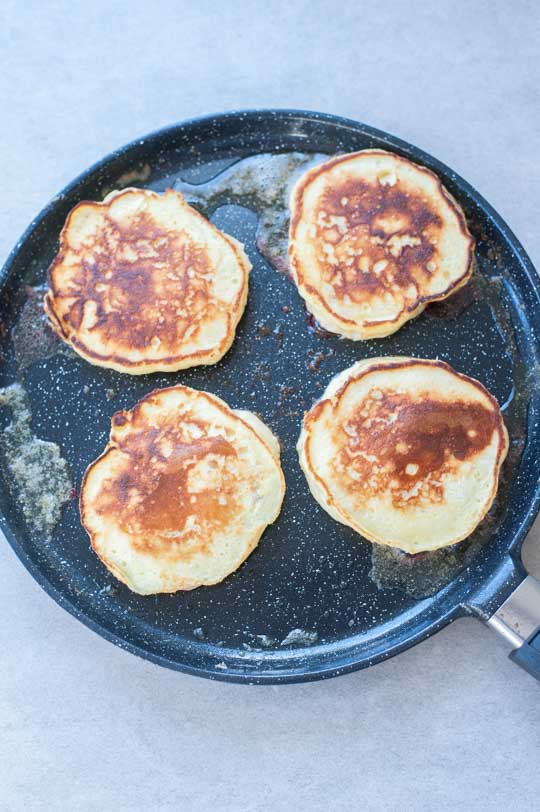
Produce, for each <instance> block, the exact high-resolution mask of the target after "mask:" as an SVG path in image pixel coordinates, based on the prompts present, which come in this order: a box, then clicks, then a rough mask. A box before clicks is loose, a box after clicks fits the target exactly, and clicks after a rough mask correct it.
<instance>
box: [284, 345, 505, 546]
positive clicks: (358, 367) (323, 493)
mask: <svg viewBox="0 0 540 812" xmlns="http://www.w3.org/2000/svg"><path fill="white" fill-rule="evenodd" d="M418 361H421V362H422V363H423V364H433V365H435V366H437V367H440V368H443V369H446V370H447V371H449V372H451V373H452V374H453V375H456V376H457V377H459V378H461V379H464V380H466V381H467V382H470V383H472V384H474V385H475V386H476V387H478V388H479V389H480V390H481V391H482V393H483V394H485V395H486V396H487V398H488V399H489V400H490V401H491V402H494V404H495V405H496V407H497V410H499V406H498V404H497V403H496V401H495V398H494V397H493V395H491V393H490V392H488V390H487V389H486V388H485V387H484V386H483V385H482V384H481V383H480V382H479V381H476V380H475V379H474V378H470V377H469V376H468V375H464V374H462V373H460V372H456V370H454V369H453V368H452V367H450V366H449V364H446V363H445V362H444V361H438V360H429V359H418V358H409V357H406V356H386V357H379V358H369V359H366V360H363V361H358V362H357V363H356V364H353V366H351V367H349V368H348V369H345V370H343V371H342V372H340V373H338V374H337V375H335V376H334V378H332V380H331V381H330V383H329V384H328V386H327V388H326V390H325V392H324V393H323V395H322V396H321V397H320V398H319V399H318V400H317V401H316V402H315V403H314V404H313V406H312V407H311V409H310V410H309V412H306V413H305V414H304V420H303V423H302V429H301V432H300V436H299V438H298V442H297V446H296V448H297V452H298V459H299V462H300V467H301V468H302V471H303V472H304V475H305V477H306V480H307V483H308V486H309V490H310V491H311V494H312V496H313V497H314V498H315V500H316V501H317V502H318V503H319V504H320V505H321V507H322V508H324V510H326V512H327V513H328V514H329V515H330V516H331V517H332V518H333V519H335V520H336V521H337V522H339V523H340V524H344V525H346V526H347V527H351V528H352V529H353V530H356V532H357V533H359V534H360V535H361V536H363V537H364V538H366V539H367V540H368V541H371V542H374V543H376V544H381V545H384V546H387V547H397V548H398V549H402V550H404V552H408V553H410V554H414V553H418V552H423V551H425V550H437V549H440V548H441V547H446V546H450V545H452V544H456V543H458V542H460V541H463V540H464V539H466V538H468V537H469V536H470V535H471V533H472V532H473V531H474V530H475V529H476V527H478V525H479V524H480V523H481V522H482V520H483V519H484V518H485V515H486V513H487V512H488V510H489V509H490V507H491V505H492V504H493V500H494V499H495V496H496V494H497V489H498V485H499V474H500V469H501V466H502V464H503V462H504V460H505V458H506V455H507V453H508V448H509V444H510V440H509V436H508V430H507V428H506V426H505V424H504V421H503V419H502V415H501V416H500V417H501V419H500V428H501V432H500V442H499V455H498V459H497V467H496V469H495V470H494V472H493V486H492V490H491V493H490V494H489V496H488V498H487V499H486V502H485V504H484V506H483V509H482V512H481V515H480V517H479V518H478V520H477V521H475V522H474V524H473V526H472V527H471V528H470V529H468V530H467V532H465V533H463V534H462V535H461V536H460V537H459V538H455V539H451V540H450V541H447V542H445V543H444V544H440V543H437V541H436V539H434V543H433V544H432V545H430V546H424V547H415V546H414V545H411V546H409V547H408V548H406V547H403V546H401V547H400V546H399V545H398V544H396V543H392V542H390V541H388V540H387V539H383V538H380V537H376V536H375V535H374V534H373V533H370V534H369V535H368V534H367V532H366V529H365V528H363V527H362V525H361V524H360V523H358V522H355V521H354V519H353V518H352V517H351V516H349V515H348V514H347V513H346V512H345V511H343V509H342V508H340V505H339V504H338V503H337V502H336V500H335V499H334V498H333V496H332V494H331V492H330V489H329V488H328V487H327V486H326V484H325V482H324V480H323V479H322V478H321V477H320V476H318V474H317V473H316V472H315V470H313V466H312V465H311V464H310V458H309V439H310V433H309V431H308V430H307V428H306V421H308V420H309V415H310V414H311V412H312V411H313V409H314V408H315V407H316V406H317V405H318V404H319V403H322V402H323V401H325V400H333V399H334V400H336V401H337V400H338V399H339V396H340V394H341V392H342V391H343V390H344V389H345V388H346V386H347V385H348V384H349V382H350V381H352V380H353V379H355V378H359V377H361V376H363V375H364V374H366V373H367V372H369V370H370V369H373V368H384V367H388V368H390V369H391V368H392V367H394V368H396V369H399V367H400V366H402V365H403V363H404V362H405V363H407V362H411V363H416V362H418ZM499 415H500V410H499Z"/></svg>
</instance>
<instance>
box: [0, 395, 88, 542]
mask: <svg viewBox="0 0 540 812" xmlns="http://www.w3.org/2000/svg"><path fill="white" fill-rule="evenodd" d="M0 406H6V407H7V408H8V409H10V410H11V413H12V417H13V419H12V422H11V423H10V424H9V425H8V426H7V427H6V428H5V429H4V431H3V432H2V435H1V437H0V442H1V446H2V451H3V457H4V464H5V467H6V469H7V472H8V473H9V474H10V475H11V481H10V487H11V489H12V491H13V493H14V495H15V497H16V498H17V501H18V502H19V504H20V506H21V508H22V512H23V514H24V517H25V519H26V521H27V522H28V523H29V524H30V525H31V527H32V528H33V529H34V530H37V531H38V532H40V533H43V534H44V535H45V536H46V537H50V535H51V533H52V531H53V529H54V527H55V525H56V524H57V523H58V521H59V519H60V515H61V511H62V507H63V505H64V504H65V503H66V502H67V501H68V500H69V499H70V498H71V494H72V490H73V485H72V481H71V477H70V474H69V468H68V464H67V462H66V460H65V459H64V458H63V457H62V455H61V453H60V448H59V447H58V445H56V443H51V442H48V441H47V440H40V439H39V438H38V437H36V436H35V435H34V434H33V433H32V430H31V422H32V413H31V411H30V407H29V404H28V396H27V394H26V391H25V390H24V389H23V387H22V386H21V385H20V384H18V383H14V384H11V386H7V387H6V388H4V389H0Z"/></svg>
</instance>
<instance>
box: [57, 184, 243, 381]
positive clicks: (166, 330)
mask: <svg viewBox="0 0 540 812" xmlns="http://www.w3.org/2000/svg"><path fill="white" fill-rule="evenodd" d="M250 269H251V264H250V262H249V259H248V258H247V256H246V254H245V253H244V250H243V246H242V245H241V244H240V243H238V242H237V241H236V240H235V239H234V238H233V237H230V236H228V235H227V234H224V233H223V232H221V231H219V230H218V229H217V228H216V227H215V226H213V225H212V224H211V223H209V222H208V221H207V220H206V219H205V218H204V217H203V216H202V215H201V214H199V213H198V212H197V211H196V210H195V209H193V208H191V207H190V206H188V204H187V203H186V201H185V200H184V198H183V197H182V195H181V194H180V193H179V192H175V191H172V190H170V189H169V190H167V191H166V192H164V193H163V194H157V193H156V192H152V191H149V190H148V189H125V190H123V191H121V192H112V193H111V194H110V195H108V196H107V197H106V198H105V200H104V201H103V202H102V203H96V202H88V201H86V202H83V203H79V204H78V205H77V206H75V208H74V209H72V211H71V212H70V213H69V215H68V218H67V220H66V223H65V225H64V228H63V229H62V233H61V235H60V250H59V253H58V255H57V257H56V259H55V260H54V262H53V263H52V265H51V267H50V270H49V290H48V292H47V294H46V296H45V309H46V312H47V314H48V316H49V319H50V322H51V324H52V326H53V328H54V330H55V331H56V333H57V334H58V335H59V336H60V338H62V339H63V340H64V341H65V342H66V343H67V344H69V345H70V346H71V347H73V349H74V350H75V351H76V352H78V353H79V355H82V356H83V358H86V360H87V361H90V363H92V364H96V365H98V366H104V367H110V368H112V369H116V370H118V371H120V372H129V373H131V374H132V375H139V374H142V373H147V372H157V371H174V370H178V369H185V368H187V367H191V366H195V365H198V364H213V363H215V362H216V361H218V360H219V359H220V358H221V357H222V356H223V355H224V354H225V353H226V352H227V350H228V349H229V347H230V346H231V344H232V342H233V339H234V335H235V330H236V326H237V324H238V321H239V320H240V317H241V315H242V313H243V311H244V307H245V304H246V299H247V291H248V276H249V271H250Z"/></svg>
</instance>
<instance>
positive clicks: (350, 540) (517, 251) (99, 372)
mask: <svg viewBox="0 0 540 812" xmlns="http://www.w3.org/2000/svg"><path fill="white" fill-rule="evenodd" d="M368 147H379V148H383V149H387V150H392V151H394V152H396V153H398V154H400V155H404V156H406V157H407V158H410V159H412V160H413V161H416V162H418V163H420V164H423V165H425V166H428V167H430V168H431V169H432V170H434V171H435V172H436V173H437V174H438V175H439V176H440V177H441V178H442V180H443V183H444V184H445V186H446V187H447V188H448V189H449V191H450V192H451V194H452V195H454V197H455V198H456V199H457V200H458V201H459V203H460V204H461V205H462V207H463V209H464V210H465V213H466V216H467V220H468V223H469V226H470V229H471V231H472V233H473V234H474V236H475V238H476V241H477V248H476V263H477V268H476V272H475V279H474V281H473V282H472V283H471V285H470V286H467V287H468V290H467V288H465V289H464V292H463V293H462V294H456V297H459V298H457V299H456V301H454V302H452V301H451V300H449V302H448V304H446V305H445V304H439V305H432V306H430V307H428V308H427V310H426V311H425V312H424V313H423V314H422V315H421V316H420V317H418V318H417V319H415V320H414V321H412V322H410V323H409V324H407V325H406V326H405V327H403V328H402V329H401V330H400V331H399V332H398V333H397V334H396V335H394V336H391V337H389V338H385V339H382V340H378V341H368V342H350V341H342V340H339V339H338V338H337V337H331V336H325V335H321V334H320V332H318V331H317V330H314V329H312V326H311V327H310V323H309V320H308V318H307V317H306V313H305V311H304V309H303V305H302V303H301V300H300V299H299V297H298V295H297V293H296V290H295V288H294V286H293V285H292V284H291V282H290V280H289V279H288V278H287V276H286V275H285V274H282V273H279V272H278V271H277V270H276V269H274V268H273V267H271V266H270V265H269V264H268V262H267V261H266V260H265V259H264V258H263V257H262V255H261V254H260V253H259V252H258V251H257V249H256V230H257V213H256V212H255V211H253V206H252V205H251V204H250V203H249V201H242V199H239V198H238V196H236V197H234V198H233V197H231V198H230V199H227V198H226V196H225V198H223V199H222V200H220V205H219V207H218V208H216V209H215V210H214V211H213V212H209V214H210V215H211V218H212V220H213V221H214V222H215V223H216V224H217V225H218V226H219V227H221V228H223V229H224V230H225V231H227V232H228V233H231V234H233V235H234V236H235V237H237V238H238V239H240V240H241V241H242V242H244V243H245V244H246V247H247V251H248V254H249V255H250V257H251V258H252V261H253V264H254V270H253V273H252V277H251V282H250V292H249V303H248V307H247V310H246V313H245V315H244V317H243V319H242V321H241V323H240V326H239V329H238V333H237V339H236V341H235V343H234V345H233V347H232V349H231V350H230V352H229V353H228V354H227V355H226V356H225V358H224V359H223V360H222V361H220V362H219V363H218V364H216V365H215V366H212V367H202V368H198V369H197V368H196V369H191V370H187V371H184V372H178V373H174V374H154V375H147V376H142V377H130V376H128V375H121V374H119V373H116V372H114V371H112V370H106V369H99V368H97V367H93V366H91V365H90V364H88V363H86V362H85V361H83V360H82V359H80V358H79V357H77V356H75V354H73V353H71V352H69V351H67V352H65V351H51V353H50V354H49V355H47V354H46V353H42V356H45V357H40V354H39V352H37V354H36V357H34V359H33V360H32V359H30V361H31V362H30V361H28V359H27V363H25V364H22V363H17V358H16V357H15V352H14V343H13V327H14V325H17V323H18V321H19V319H20V315H21V311H22V309H23V307H24V306H25V302H26V300H27V295H28V286H36V285H40V284H43V283H44V281H45V279H46V272H47V268H48V265H49V264H50V262H51V260H52V258H53V256H54V254H55V252H56V250H57V245H58V235H59V232H60V229H61V227H62V224H63V222H64V220H65V217H66V215H67V214H68V212H69V210H70V209H71V208H72V207H73V206H74V205H75V204H76V203H78V202H79V201H81V200H84V199H95V200H99V199H101V198H102V196H103V194H104V193H106V192H107V191H108V190H110V189H112V188H116V187H118V186H119V185H122V184H126V183H131V184H132V185H139V186H145V187H149V188H153V189H156V190H162V189H165V188H167V187H168V186H174V184H175V183H178V182H179V180H183V181H186V182H189V183H194V184H196V183H203V182H205V181H208V180H209V179H210V178H212V177H213V176H215V175H217V174H218V173H219V172H221V171H223V169H224V168H225V167H227V166H229V165H232V164H233V163H234V162H235V161H238V160H240V159H242V158H244V157H246V156H249V155H253V154H256V153H261V152H271V153H279V152H291V151H301V152H310V153H311V152H317V153H325V154H329V155H333V154H335V153H337V152H348V151H354V150H359V149H365V148H368ZM126 173H127V174H126ZM0 289H1V302H0V322H1V325H2V327H3V329H2V331H1V338H0V350H1V353H2V356H3V363H2V365H1V367H0V386H6V385H8V384H10V383H12V382H13V381H16V380H18V381H20V383H21V384H22V385H23V386H24V388H25V390H26V392H27V396H28V400H29V404H30V408H31V412H32V430H33V432H34V434H35V435H36V436H37V437H39V438H42V439H44V440H49V441H52V442H54V443H57V444H58V445H59V446H60V449H61V452H62V454H63V456H64V457H65V458H66V459H67V461H68V464H69V467H70V471H71V476H72V478H73V481H74V483H75V490H74V496H75V493H76V489H77V488H78V486H79V485H80V481H81V478H82V475H83V472H84V470H85V468H86V466H87V465H88V464H89V463H90V462H91V461H92V460H93V459H95V457H96V456H97V455H98V454H99V453H100V452H101V450H102V448H103V447H104V445H105V443H106V440H107V437H108V433H109V427H110V417H111V415H112V414H113V413H114V412H115V411H117V410H119V409H122V408H129V407H131V406H132V405H133V404H134V403H135V402H136V401H137V400H138V399H139V398H140V397H142V396H143V395H144V394H146V393H147V392H149V391H150V390H152V389H154V388H157V387H162V386H168V385H171V384H172V383H178V382H181V383H185V384H188V385H190V386H194V387H196V388H200V389H205V390H208V391H210V392H213V393H215V394H217V395H219V396H220V397H222V398H224V399H225V400H226V401H227V402H228V403H229V404H230V405H231V406H232V407H244V408H250V409H253V410H254V411H256V412H258V413H259V414H260V415H261V416H262V417H263V418H264V419H265V420H266V421H267V422H268V424H269V425H270V426H271V428H272V429H273V430H274V431H275V432H276V433H277V435H278V436H279V438H280V440H281V444H282V449H283V453H282V464H283V469H284V473H285V477H286V480H287V488H288V490H287V496H286V499H285V503H284V507H283V511H282V514H281V516H280V518H279V519H278V521H277V522H276V523H275V524H274V525H273V526H272V527H270V528H268V530H267V531H266V532H265V534H264V536H263V538H262V540H261V542H260V544H259V546H258V547H257V549H256V550H255V551H254V552H253V554H252V555H251V556H250V558H249V559H248V560H247V561H246V563H245V564H244V565H243V566H242V567H241V568H240V569H239V570H238V571H237V572H236V573H234V574H233V575H231V576H230V577H229V578H227V579H226V580H225V581H224V582H223V583H222V584H219V585H217V586H214V587H207V588H200V589H197V590H195V591H193V592H185V593H177V594H174V595H160V596H150V597H141V596H138V595H135V594H133V593H131V592H130V591H129V590H128V589H127V588H126V587H124V586H122V585H121V584H118V583H117V582H116V581H115V580H114V578H113V577H112V576H111V575H110V574H109V573H108V572H107V570H106V569H105V568H104V567H103V565H102V564H101V563H100V561H99V560H98V559H97V558H96V556H95V555H94V554H93V553H92V551H91V549H90V546H89V542H88V539H87V536H86V534H85V532H84V531H83V529H82V527H81V525H80V523H79V517H78V507H77V499H76V498H73V499H71V500H70V501H69V502H68V504H67V505H66V507H65V509H64V511H63V513H62V518H61V520H60V522H59V523H58V525H57V526H56V527H55V529H54V532H53V533H52V535H51V537H50V538H46V537H45V536H44V535H43V533H41V532H38V531H36V530H35V528H34V527H33V525H32V522H31V521H29V520H28V516H27V517H26V518H25V516H24V514H23V510H22V507H21V494H20V493H19V492H18V490H17V487H16V485H15V484H14V483H13V480H12V477H10V476H9V473H8V471H7V469H6V459H5V451H2V452H1V454H0V463H1V464H2V470H3V487H2V490H1V493H0V514H1V515H0V526H1V529H2V531H3V533H4V535H5V537H6V539H7V540H8V542H9V543H10V544H11V546H12V547H13V549H14V550H15V552H16V554H17V555H18V557H19V558H20V560H21V561H22V563H23V564H24V566H26V568H27V569H28V570H29V571H30V573H31V574H32V575H33V577H34V578H35V579H36V580H37V581H38V582H39V583H40V584H41V586H42V587H43V588H44V589H45V590H46V591H47V592H48V593H49V595H51V596H52V597H53V598H54V599H55V600H56V601H57V602H58V603H59V604H60V605H61V606H63V607H64V608H65V609H67V610H68V611H69V612H71V613H72V614H73V615H74V616H75V617H76V618H78V619H79V620H81V621H82V622H83V623H85V624H86V625H87V626H89V627H90V628H91V629H93V630H94V631H96V632H98V633H99V634H101V635H102V636H103V637H105V638H106V639H108V640H110V641H112V642H113V643H116V644H117V645H119V646H121V647H122V648H125V649H127V650H129V651H131V652H133V653H135V654H138V655H140V656H143V657H146V658H148V659H150V660H152V661H154V662H156V663H159V664H160V665H163V666H168V667H170V668H174V669H178V670H180V671H186V672H188V673H191V674H196V675H200V676H205V677H210V678H212V679H223V680H230V681H234V682H247V683H279V682H294V681H303V680H312V679H320V678H324V677H330V676H334V675H337V674H342V673H345V672H348V671H352V670H354V669H358V668H363V667H365V666H368V665H372V664H374V663H377V662H379V661H380V660H383V659H385V658H387V657H390V656H392V655H394V654H397V653H399V652H400V651H403V650H404V649H406V648H408V647H410V646H412V645H414V644H415V643H418V642H419V641H421V640H424V639H425V638H427V637H428V636H429V635H431V634H433V633H434V632H436V631H437V630H438V629H441V628H442V627H443V626H445V625H446V624H447V623H450V622H451V621H453V620H455V619H456V618H459V617H463V616H465V615H476V616H477V617H479V618H481V619H482V620H484V621H487V622H490V623H491V625H493V626H494V627H495V628H497V629H498V630H499V631H501V632H502V633H503V634H504V635H505V636H506V637H507V638H508V640H509V641H510V643H511V646H512V648H513V650H514V651H513V655H512V656H513V657H514V659H516V660H517V661H518V662H520V663H521V664H522V665H524V666H525V667H526V668H528V670H529V671H530V672H531V673H534V674H535V675H536V676H537V677H539V675H540V663H539V658H540V654H539V651H538V649H539V646H540V636H539V635H538V624H539V622H540V589H539V585H538V582H536V581H535V580H534V579H533V578H532V577H531V576H527V575H526V573H525V571H524V569H523V566H522V564H521V561H520V549H521V544H522V542H523V539H524V537H525V535H526V533H527V530H528V529H529V528H530V526H531V524H532V522H533V520H534V517H535V515H536V513H537V511H538V508H539V504H540V488H539V483H538V460H539V458H540V457H539V455H540V427H539V423H538V421H539V415H540V387H538V386H537V385H534V383H535V380H537V377H538V375H537V373H538V369H539V368H540V367H538V359H539V356H540V285H539V281H538V279H537V276H536V274H535V271H534V269H533V267H532V265H531V262H530V260H529V259H528V257H527V255H526V253H525V251H524V250H523V248H522V246H521V245H520V244H519V242H518V241H517V239H516V238H515V236H514V235H513V234H512V232H511V231H510V229H509V228H508V226H507V225H506V224H505V223H504V222H503V221H502V219H501V218H500V217H499V216H498V215H497V214H496V212H495V211H494V210H493V209H492V208H491V206H489V204H488V203H486V201H485V200H484V199H483V198H482V197H481V196H480V195H479V194H478V193H477V192H476V191H474V189H472V188H471V186H469V184H468V183H466V182H465V181H464V180H462V179H461V178H460V177H458V176H457V175H456V174H455V173H454V172H453V171H451V170H450V169H449V168H448V167H446V166H444V165H443V164H441V163H440V162H439V161H437V160H435V159H434V158H432V157H431V156H429V155H427V154H426V153H424V152H422V151H421V150H419V149H417V148H416V147H413V146H411V145H409V144H407V143H405V142H403V141H401V140H399V139H397V138H394V137H393V136H390V135H387V134H386V133H383V132H381V131H379V130H375V129H373V128H371V127H368V126H365V125H363V124H359V123H357V122H354V121H349V120H345V119H343V118H338V117H336V116H331V115H322V114H319V113H312V112H302V111H295V110H263V111H244V112H234V113H228V114H225V115H216V116H209V117H204V118H199V119H194V120H191V121H187V122H185V123H182V124H178V125H174V126H172V127H169V128H167V129H164V130H160V131H159V132H156V133H154V134H152V135H150V136H148V137H146V138H142V139H140V140H138V141H135V142H133V143H131V144H129V145H128V146H126V147H123V148H122V149H120V150H117V151H116V152H114V153H112V154H111V155H109V156H108V157H107V158H105V159H104V160H103V161H101V162H99V163H97V164H96V165H95V166H93V167H92V168H91V169H89V170H88V171H86V172H84V173H83V174H82V175H81V176H80V177H78V178H77V179H76V180H75V181H73V183H71V184H70V185H69V186H68V187H67V188H66V189H65V190H64V191H63V192H62V193H61V194H59V195H57V197H55V198H54V199H53V200H52V201H51V202H50V203H49V205H48V206H47V207H46V208H45V209H44V210H43V211H42V212H41V214H40V215H39V216H38V217H37V218H36V219H35V220H34V221H33V222H32V223H31V224H30V226H29V227H28V229H27V231H26V232H25V233H24V235H23V236H22V238H21V239H20V240H19V242H18V243H17V245H16V246H15V248H14V250H13V252H12V253H11V255H10V256H9V258H8V260H7V263H6V265H5V267H4V269H3V271H2V275H1V278H0ZM465 291H467V292H466V293H465ZM373 355H416V356H418V357H425V358H441V359H443V360H446V361H448V362H449V363H450V364H452V365H453V366H454V367H455V368H456V369H458V370H459V371H461V372H464V373H466V374H469V375H471V376H473V377H475V378H477V379H479V380H480V381H481V382H482V383H484V384H485V385H486V386H487V387H488V389H489V390H490V391H491V392H493V394H494V395H495V396H496V397H497V398H498V400H499V403H500V404H501V406H502V408H503V411H504V415H505V420H506V422H507V425H508V426H509V430H510V434H511V440H512V446H511V452H510V454H509V459H508V462H507V463H506V465H505V469H504V472H503V478H502V482H501V487H500V494H499V498H498V500H497V503H496V505H495V507H494V509H493V510H492V511H491V514H490V516H489V517H488V519H487V520H486V521H485V522H484V523H483V525H482V526H481V528H480V530H479V531H478V532H477V533H475V534H474V536H473V537H472V539H471V540H469V541H466V542H462V543H461V544H460V545H457V547H456V548H454V549H451V550H449V551H444V552H443V553H436V554H429V555H427V556H415V557H410V556H405V555H401V556H400V555H399V554H394V553H391V554H390V555H389V556H387V557H386V558H385V557H384V556H382V557H381V553H380V550H375V551H374V550H373V548H372V546H371V545H370V544H368V543H367V542H365V541H363V540H361V539H359V538H358V536H357V535H356V534H355V533H354V532H353V531H351V530H349V529H348V528H345V527H343V526H342V525H339V524H337V523H336V522H334V521H333V520H332V519H331V518H330V517H329V516H328V515H327V514H326V513H325V512H324V511H323V510H321V509H320V508H319V506H318V505H317V504H316V503H315V501H314V500H313V499H312V497H311V496H310V494H309V492H308V489H307V485H306V483H305V481H304V478H303V475H302V474H301V472H300V469H299V466H298V462H297V458H296V452H295V448H294V446H295V443H296V439H297V436H298V432H299V426H300V421H301V417H302V412H303V410H304V409H307V408H309V407H310V405H311V404H312V403H313V401H314V400H315V399H316V398H318V397H319V396H320V394H321V391H322V390H323V389H324V387H325V386H326V384H327V383H328V381H329V380H330V378H331V377H332V376H333V375H334V374H335V373H336V372H338V371H339V370H342V369H344V368H345V367H347V366H349V365H350V364H352V363H353V362H354V361H356V360H358V359H361V358H365V357H369V356H373ZM19 361H20V359H19ZM0 420H2V426H0V428H2V427H5V426H6V425H7V424H8V423H9V421H10V415H9V412H8V410H7V409H0ZM436 532H437V528H434V533H436Z"/></svg>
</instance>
